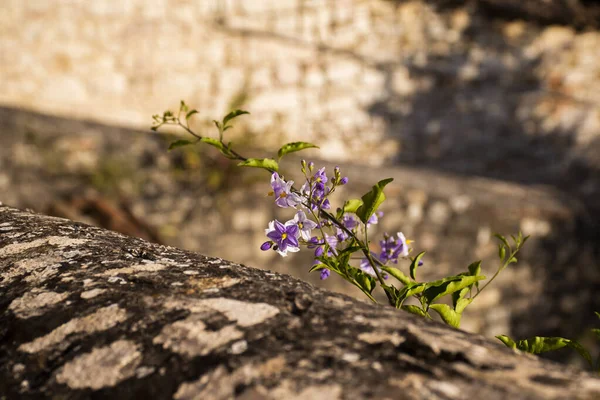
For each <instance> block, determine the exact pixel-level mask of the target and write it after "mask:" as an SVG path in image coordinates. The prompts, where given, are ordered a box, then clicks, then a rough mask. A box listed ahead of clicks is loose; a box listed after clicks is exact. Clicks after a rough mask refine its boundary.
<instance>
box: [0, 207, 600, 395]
mask: <svg viewBox="0 0 600 400" xmlns="http://www.w3.org/2000/svg"><path fill="white" fill-rule="evenodd" d="M0 224H2V226H10V227H12V228H13V229H12V230H9V231H3V232H2V233H0V271H1V275H0V290H1V291H2V293H3V295H2V298H1V300H0V365H1V366H2V367H1V368H0V397H2V398H42V397H44V398H89V397H98V396H99V397H110V398H113V399H130V398H153V399H171V398H176V399H215V400H217V399H218V400H221V399H233V398H239V399H249V398H261V399H273V400H274V399H284V398H285V399H328V400H329V399H364V398H368V397H374V398H381V399H397V398H405V399H423V398H427V399H467V398H486V399H489V400H493V399H506V398H523V399H525V398H527V399H582V400H583V399H590V400H592V399H597V398H598V397H600V379H597V378H595V377H593V376H592V375H590V374H588V373H585V372H582V371H580V370H578V369H576V368H573V367H566V368H565V367H564V366H562V365H558V364H555V363H553V362H550V361H544V360H542V359H538V358H536V357H533V356H530V355H524V354H517V353H515V352H513V351H512V350H509V349H507V348H506V347H504V346H503V345H501V344H499V343H497V342H494V341H492V340H490V339H486V338H483V337H481V336H478V335H474V334H469V333H466V332H462V331H459V330H454V329H452V328H449V327H447V326H443V325H441V324H438V323H436V322H430V321H426V320H424V319H421V318H419V317H416V316H414V315H412V314H408V313H404V312H402V311H398V310H395V309H393V308H390V307H384V306H378V305H372V304H367V303H365V302H362V301H358V300H354V299H352V298H349V297H347V296H344V295H341V294H335V293H332V292H329V291H326V290H321V289H318V288H315V287H313V286H311V285H309V284H307V283H305V282H302V281H299V280H297V279H295V278H292V277H290V276H287V275H279V274H274V273H268V272H265V271H262V270H258V269H254V268H250V267H246V266H243V265H239V264H235V263H232V262H229V261H226V260H222V259H219V258H210V257H205V256H203V255H200V254H197V253H191V252H188V251H184V250H179V249H177V248H173V247H166V246H161V245H158V244H153V243H149V242H146V241H144V240H142V239H136V238H131V237H127V236H123V235H121V234H118V233H115V232H111V231H107V230H104V229H100V228H95V227H91V226H87V225H84V224H81V223H75V222H72V221H69V220H65V219H60V218H55V217H48V216H44V215H40V214H32V213H30V212H26V211H21V210H19V209H15V208H10V207H7V206H3V205H1V204H0ZM24 264H26V265H29V266H31V268H29V269H19V265H24ZM51 265H52V266H53V265H56V266H57V267H56V270H55V273H53V274H45V273H44V271H46V269H47V268H48V267H49V266H51ZM145 265H146V266H147V267H144V266H145ZM157 266H160V267H157ZM191 270H193V271H196V272H197V274H195V275H190V274H186V271H191ZM115 271H117V275H118V276H119V277H120V278H121V281H120V283H116V282H111V280H110V279H108V276H112V275H113V272H115ZM32 276H36V278H35V279H29V278H31V277H32ZM199 281H203V282H204V283H203V284H202V290H199V286H198V282H199ZM211 282H212V283H211ZM227 282H229V283H227ZM92 283H93V285H94V287H95V289H94V290H95V293H94V295H93V296H91V295H90V290H89V286H90V285H91V284H92ZM175 284H177V285H175ZM211 284H213V287H212V289H213V290H210V291H208V290H206V289H207V286H210V285H211ZM42 297H43V298H42ZM34 298H35V299H38V300H34V301H33V303H31V304H29V306H28V307H25V306H24V305H23V301H24V300H25V299H29V300H32V299H34ZM12 305H14V306H12ZM23 311H26V312H23Z"/></svg>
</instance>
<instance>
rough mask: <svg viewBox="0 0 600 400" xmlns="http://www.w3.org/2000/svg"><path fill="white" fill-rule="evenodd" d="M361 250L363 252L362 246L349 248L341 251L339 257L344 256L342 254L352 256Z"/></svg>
mask: <svg viewBox="0 0 600 400" xmlns="http://www.w3.org/2000/svg"><path fill="white" fill-rule="evenodd" d="M359 250H362V247H360V246H348V247H346V248H345V249H343V250H340V251H339V253H338V254H339V255H342V254H349V255H350V254H352V253H354V252H357V251H359Z"/></svg>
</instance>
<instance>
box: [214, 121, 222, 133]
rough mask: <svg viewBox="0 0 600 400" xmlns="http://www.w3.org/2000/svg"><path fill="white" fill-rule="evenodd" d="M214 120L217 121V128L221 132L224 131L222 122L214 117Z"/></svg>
mask: <svg viewBox="0 0 600 400" xmlns="http://www.w3.org/2000/svg"><path fill="white" fill-rule="evenodd" d="M213 122H214V123H215V126H216V127H217V129H218V130H219V132H223V129H222V127H221V123H220V122H219V121H217V120H214V119H213Z"/></svg>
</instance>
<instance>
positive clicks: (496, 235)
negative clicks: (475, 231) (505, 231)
mask: <svg viewBox="0 0 600 400" xmlns="http://www.w3.org/2000/svg"><path fill="white" fill-rule="evenodd" d="M494 236H495V237H496V238H497V239H498V240H500V241H501V242H502V243H504V245H505V246H506V248H508V249H510V244H508V240H506V238H505V237H504V236H502V235H500V234H498V233H495V234H494Z"/></svg>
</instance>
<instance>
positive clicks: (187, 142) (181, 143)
mask: <svg viewBox="0 0 600 400" xmlns="http://www.w3.org/2000/svg"><path fill="white" fill-rule="evenodd" d="M195 143H196V142H192V141H191V140H176V141H174V142H173V143H171V144H170V145H169V150H173V149H177V148H179V147H184V146H189V145H190V144H195Z"/></svg>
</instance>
